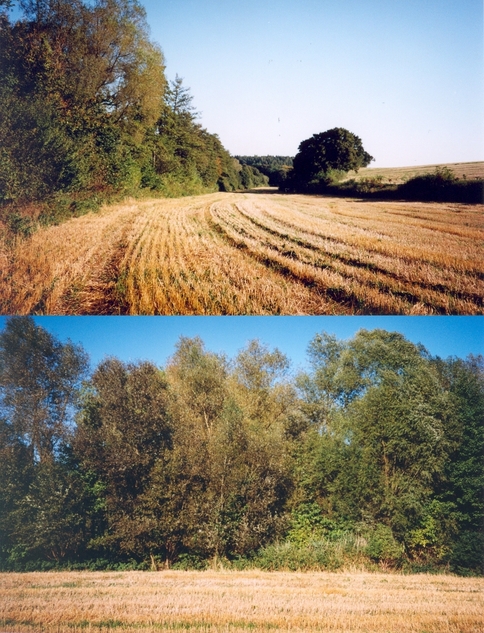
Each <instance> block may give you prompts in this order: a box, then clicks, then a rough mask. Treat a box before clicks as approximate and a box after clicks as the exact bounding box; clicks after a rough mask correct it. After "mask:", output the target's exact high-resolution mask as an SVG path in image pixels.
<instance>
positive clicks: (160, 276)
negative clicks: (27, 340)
mask: <svg viewBox="0 0 484 633" xmlns="http://www.w3.org/2000/svg"><path fill="white" fill-rule="evenodd" d="M483 210H484V206H483V205H463V204H446V203H440V204H437V203H409V202H393V201H392V202H387V201H376V202H375V201H358V200H346V199H339V198H324V197H310V196H293V195H280V194H269V193H236V194H209V195H205V196H195V197H190V198H183V199H176V200H166V199H165V200H147V201H142V202H139V201H128V202H127V203H125V204H123V205H118V206H116V207H107V208H105V209H104V210H103V211H102V212H101V213H99V214H94V215H88V216H84V217H82V218H77V219H74V220H71V221H69V222H67V223H65V224H63V225H61V226H58V227H49V228H47V229H42V230H40V231H38V232H37V233H36V234H34V235H33V236H32V237H31V238H29V239H28V240H21V241H19V242H18V243H17V244H16V245H14V246H13V247H9V248H7V247H5V248H4V250H3V263H4V264H5V265H4V266H3V268H2V272H1V273H0V311H1V312H2V313H18V314H25V313H40V314H42V313H49V314H361V313H368V314H482V313H483V306H484V274H483V266H482V262H483V261H484V246H483V245H484V222H483V213H482V212H483Z"/></svg>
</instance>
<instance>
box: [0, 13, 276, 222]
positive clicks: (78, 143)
mask: <svg viewBox="0 0 484 633" xmlns="http://www.w3.org/2000/svg"><path fill="white" fill-rule="evenodd" d="M10 5H11V3H10V2H5V0H4V2H2V3H1V4H0V9H1V10H0V120H1V121H2V125H1V126H0V204H3V206H4V208H6V212H3V213H8V212H9V210H10V208H11V207H12V206H13V205H15V210H16V211H17V212H18V209H19V208H20V209H21V208H23V207H24V208H28V207H29V204H32V203H36V204H37V205H38V207H40V209H41V211H42V205H44V206H45V205H47V206H50V211H47V210H45V213H44V215H45V216H47V215H48V214H49V213H50V215H52V209H54V210H57V211H56V212H58V214H61V213H63V214H64V216H69V215H70V214H72V213H76V212H78V211H82V209H83V208H89V205H88V204H87V203H85V201H87V200H93V201H95V200H100V199H102V198H103V197H104V198H106V197H109V196H110V195H113V194H116V193H120V192H121V193H123V192H126V193H135V192H136V191H138V190H140V189H143V188H145V189H153V190H157V191H159V192H160V193H161V195H168V196H169V195H184V194H193V193H202V192H206V191H214V190H217V189H223V190H234V189H238V188H244V187H250V186H254V185H256V184H259V183H260V182H267V179H266V178H265V177H264V176H262V175H261V174H260V173H259V172H258V171H257V170H255V169H254V170H249V171H247V170H245V171H243V169H242V166H241V165H240V163H238V161H237V160H235V159H234V158H232V157H231V156H230V154H229V153H228V152H227V150H226V149H225V148H224V147H223V145H222V143H221V142H220V140H219V139H218V137H217V136H216V135H214V134H211V133H209V132H207V130H205V129H203V128H202V127H201V126H200V125H199V124H198V123H197V122H196V115H197V113H196V112H195V110H194V108H193V107H192V105H191V101H192V97H191V95H190V93H189V90H188V88H186V87H185V86H184V85H183V82H182V79H181V78H179V77H178V76H176V78H175V80H174V81H171V82H170V81H167V79H166V77H165V66H164V57H163V53H162V51H161V49H160V47H159V46H158V45H157V44H156V43H154V42H153V41H151V40H150V37H149V27H148V24H147V21H146V12H145V10H144V8H143V7H142V5H141V3H140V2H138V0H93V1H92V2H88V1H87V0H57V1H56V2H51V1H50V0H35V1H34V0H22V1H21V2H20V3H19V8H20V10H21V12H22V13H21V16H20V17H19V18H18V19H17V20H15V21H10V19H9V16H8V8H9V6H10ZM54 215H55V213H54ZM6 219H7V223H8V217H7V218H6ZM44 219H46V217H44Z"/></svg>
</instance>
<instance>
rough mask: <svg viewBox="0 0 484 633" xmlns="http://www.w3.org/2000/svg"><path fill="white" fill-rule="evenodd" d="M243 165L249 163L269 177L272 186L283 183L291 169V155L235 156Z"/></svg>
mask: <svg viewBox="0 0 484 633" xmlns="http://www.w3.org/2000/svg"><path fill="white" fill-rule="evenodd" d="M235 158H237V159H238V160H239V161H240V162H241V163H242V164H243V165H250V166H251V167H254V168H256V169H257V170H258V171H260V172H261V173H263V174H265V175H266V176H267V177H268V178H269V184H270V185H271V186H272V187H279V186H280V185H282V184H283V183H284V181H285V180H286V178H287V175H288V173H289V172H290V171H291V170H292V157H291V156H236V157H235Z"/></svg>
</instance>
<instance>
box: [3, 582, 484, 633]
mask: <svg viewBox="0 0 484 633" xmlns="http://www.w3.org/2000/svg"><path fill="white" fill-rule="evenodd" d="M0 596H1V599H0V626H1V630H2V631H6V632H7V631H46V632H50V631H52V632H54V631H55V632H56V633H64V632H67V631H70V632H72V631H80V630H84V631H85V630H94V631H97V630H113V629H115V630H118V631H120V632H121V631H131V630H140V631H146V632H147V633H151V632H152V631H153V632H154V631H172V630H177V629H181V630H197V631H213V632H216V633H217V632H219V631H220V632H222V631H255V632H256V633H257V632H260V631H269V630H270V631H275V632H278V631H333V632H338V633H339V632H341V633H342V632H350V631H371V632H372V633H389V632H393V631H395V632H398V633H411V632H412V633H413V632H415V633H416V632H419V633H422V632H424V631H426V632H428V633H437V632H439V633H440V632H448V633H451V632H452V633H457V632H460V633H464V632H465V633H478V632H480V631H482V630H483V627H484V579H482V578H458V577H454V576H449V575H426V574H421V575H400V574H384V573H368V572H359V571H346V572H342V573H326V572H319V573H296V572H287V573H286V572H270V573H269V572H260V571H246V572H233V571H216V570H214V571H206V572H181V571H164V572H58V573H26V574H16V573H9V574H1V575H0Z"/></svg>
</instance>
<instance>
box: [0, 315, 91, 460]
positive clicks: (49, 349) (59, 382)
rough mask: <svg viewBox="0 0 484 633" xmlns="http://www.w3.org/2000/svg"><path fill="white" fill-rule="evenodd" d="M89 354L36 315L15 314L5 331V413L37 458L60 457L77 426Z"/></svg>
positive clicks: (1, 339) (1, 390)
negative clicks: (57, 336)
mask: <svg viewBox="0 0 484 633" xmlns="http://www.w3.org/2000/svg"><path fill="white" fill-rule="evenodd" d="M87 367H88V359H87V355H86V354H85V352H84V351H83V349H82V348H81V347H80V346H77V345H74V344H73V343H71V342H70V341H68V342H67V343H61V342H60V341H58V340H56V339H55V338H54V337H53V336H52V335H51V334H50V333H49V332H47V330H45V329H44V328H43V327H41V326H39V325H36V323H35V322H34V320H33V319H32V318H31V317H13V318H11V319H9V320H8V321H7V323H6V326H5V329H4V330H3V332H1V333H0V413H1V415H3V416H4V418H5V419H6V420H8V424H9V425H10V426H11V428H12V431H13V433H14V434H15V436H16V437H17V438H18V439H19V441H21V442H22V443H23V444H24V445H25V446H26V447H27V448H28V449H29V451H30V453H31V456H32V459H33V461H35V462H37V461H40V462H42V461H46V460H47V461H48V460H52V459H53V458H54V457H55V454H56V450H57V448H58V446H59V445H60V443H62V442H63V441H66V438H67V437H68V436H69V435H70V433H71V430H72V427H71V422H72V413H73V408H72V407H73V405H74V404H75V401H76V397H77V393H78V389H79V387H80V383H81V380H82V378H84V376H85V375H86V372H87Z"/></svg>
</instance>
